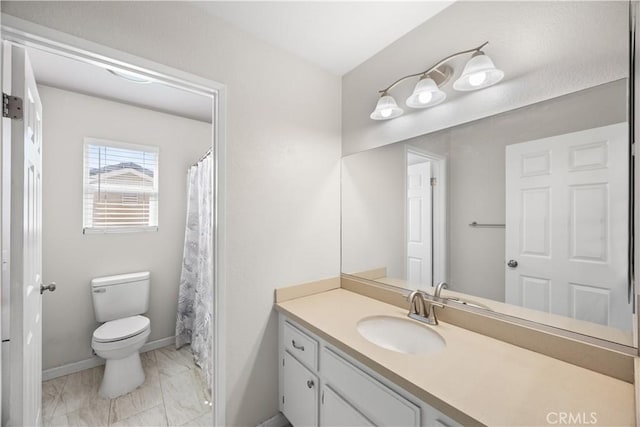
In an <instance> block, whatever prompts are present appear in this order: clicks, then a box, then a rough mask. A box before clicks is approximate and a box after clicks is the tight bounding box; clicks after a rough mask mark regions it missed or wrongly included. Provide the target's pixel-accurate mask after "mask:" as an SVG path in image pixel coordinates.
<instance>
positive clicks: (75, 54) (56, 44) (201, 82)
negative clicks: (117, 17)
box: [2, 15, 227, 426]
mask: <svg viewBox="0 0 640 427" xmlns="http://www.w3.org/2000/svg"><path fill="white" fill-rule="evenodd" d="M2 40H7V41H10V42H12V43H15V44H17V45H21V46H27V47H34V48H38V49H41V50H45V51H48V52H51V53H55V54H57V55H61V56H66V57H68V58H72V59H75V60H79V61H82V62H86V63H90V64H93V65H97V66H100V67H106V66H112V67H117V68H119V69H121V70H124V71H130V72H135V73H137V74H141V75H144V76H147V77H150V78H153V79H155V80H158V81H161V82H163V83H165V84H167V85H170V86H173V87H177V88H180V89H182V90H188V91H191V92H193V93H197V94H200V95H204V96H208V97H210V98H211V100H212V103H213V108H212V126H213V132H212V135H211V138H212V141H211V145H212V152H213V154H214V162H215V163H214V168H215V173H214V174H213V177H212V178H213V190H214V209H213V224H214V230H216V233H215V234H214V237H213V240H214V241H213V248H214V254H215V256H214V260H213V269H214V274H213V280H214V283H213V298H214V301H213V307H214V309H213V310H214V313H213V323H214V326H213V327H214V331H213V334H214V339H213V355H214V357H213V365H214V366H213V391H212V392H213V396H215V398H214V399H213V411H214V412H213V414H214V420H215V425H217V426H224V425H225V424H226V422H225V421H226V411H225V407H226V382H225V381H226V377H225V369H224V367H225V346H224V343H225V325H224V319H225V304H224V301H225V286H226V271H225V262H224V261H225V248H226V244H225V242H226V214H225V213H226V111H227V107H226V91H227V89H226V86H225V85H224V84H222V83H218V82H216V81H213V80H209V79H205V78H203V77H200V76H196V75H194V74H191V73H188V72H185V71H181V70H178V69H175V68H172V67H169V66H166V65H163V64H159V63H157V62H153V61H149V60H147V59H144V58H141V57H139V56H136V55H132V54H129V53H126V52H122V51H119V50H116V49H113V48H110V47H107V46H103V45H100V44H97V43H93V42H90V41H88V40H84V39H81V38H78V37H74V36H71V35H69V34H66V33H62V32H60V31H56V30H52V29H50V28H47V27H44V26H41V25H37V24H34V23H32V22H29V21H25V20H22V19H18V18H15V17H13V16H9V15H2ZM3 203H4V200H3Z"/></svg>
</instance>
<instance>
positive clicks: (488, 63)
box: [453, 52, 504, 91]
mask: <svg viewBox="0 0 640 427" xmlns="http://www.w3.org/2000/svg"><path fill="white" fill-rule="evenodd" d="M503 77H504V72H502V70H498V69H497V68H496V66H495V65H494V64H493V61H492V60H491V58H489V57H488V56H487V55H485V54H484V53H482V52H477V53H476V54H474V55H473V56H472V57H471V59H469V61H467V64H466V65H465V66H464V70H462V75H461V76H460V78H458V80H456V81H455V82H454V83H453V88H454V89H455V90H459V91H470V90H478V89H483V88H485V87H489V86H491V85H494V84H496V83H498V82H499V81H500V80H502V78H503Z"/></svg>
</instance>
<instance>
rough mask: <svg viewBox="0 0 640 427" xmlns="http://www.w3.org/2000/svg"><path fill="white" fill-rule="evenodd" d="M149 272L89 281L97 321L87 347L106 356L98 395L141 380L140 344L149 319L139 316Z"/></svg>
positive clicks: (144, 307)
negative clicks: (97, 325) (98, 325)
mask: <svg viewBox="0 0 640 427" xmlns="http://www.w3.org/2000/svg"><path fill="white" fill-rule="evenodd" d="M149 285H150V273H149V272H148V271H146V272H142V273H131V274H121V275H118V276H108V277H99V278H96V279H93V280H92V281H91V294H92V295H93V310H94V312H95V314H96V320H97V321H98V322H104V323H103V324H102V325H101V326H100V327H99V328H98V329H96V330H95V331H94V332H93V339H92V340H91V347H92V348H93V350H94V351H95V352H96V354H97V355H98V356H100V357H102V358H103V359H105V360H106V365H105V368H104V377H103V378H102V384H101V385H100V395H101V396H103V397H106V398H109V399H113V398H114V397H117V396H121V395H123V394H126V393H128V392H130V391H132V390H134V389H135V388H136V387H138V386H139V385H141V384H142V383H143V382H144V370H143V369H142V363H141V362H140V353H139V352H138V351H139V350H140V348H141V347H142V346H143V345H144V343H145V342H147V338H149V334H150V333H151V322H150V321H149V319H148V318H146V317H144V316H140V315H141V314H143V313H146V312H147V310H148V309H149Z"/></svg>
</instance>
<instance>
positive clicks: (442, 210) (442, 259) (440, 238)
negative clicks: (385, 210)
mask: <svg viewBox="0 0 640 427" xmlns="http://www.w3.org/2000/svg"><path fill="white" fill-rule="evenodd" d="M409 154H414V155H416V156H420V157H424V158H426V159H428V160H429V161H431V174H432V175H433V177H434V178H435V179H436V185H435V186H434V187H433V217H432V221H433V224H434V226H433V234H432V239H433V251H432V257H433V266H432V269H433V283H435V284H437V283H438V282H443V281H446V280H447V158H446V157H445V156H442V155H439V154H435V153H432V152H430V151H426V150H422V149H420V148H418V147H414V146H410V145H406V146H405V155H404V161H405V165H404V166H405V167H404V169H405V171H406V170H407V167H408V160H407V159H408V157H409ZM404 176H405V178H404V179H405V181H406V179H407V178H406V173H405V174H404ZM406 187H407V185H406V182H405V189H406ZM404 209H405V213H404V218H405V221H406V218H407V212H406V210H407V207H406V203H405V208H404ZM404 234H405V236H406V235H407V225H406V223H405V232H404ZM406 246H407V245H406V244H405V248H404V251H405V256H404V258H405V259H406V257H407V253H406V252H407V248H406ZM405 268H406V263H405ZM405 273H406V274H405V277H407V274H408V273H409V272H408V271H407V272H405Z"/></svg>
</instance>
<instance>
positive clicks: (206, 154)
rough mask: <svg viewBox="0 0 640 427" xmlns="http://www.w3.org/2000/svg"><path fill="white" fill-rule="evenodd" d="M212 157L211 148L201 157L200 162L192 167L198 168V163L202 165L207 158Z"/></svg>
mask: <svg viewBox="0 0 640 427" xmlns="http://www.w3.org/2000/svg"><path fill="white" fill-rule="evenodd" d="M210 155H211V148H209V149H208V150H207V152H206V153H204V155H203V156H202V157H200V160H198V161H197V162H195V163H194V164H193V165H192V166H196V165H197V164H198V163H200V162H201V161H203V160H204V159H206V158H207V157H209V156H210Z"/></svg>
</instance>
